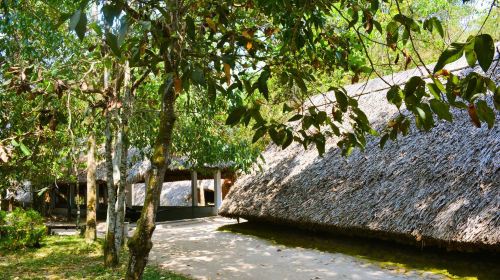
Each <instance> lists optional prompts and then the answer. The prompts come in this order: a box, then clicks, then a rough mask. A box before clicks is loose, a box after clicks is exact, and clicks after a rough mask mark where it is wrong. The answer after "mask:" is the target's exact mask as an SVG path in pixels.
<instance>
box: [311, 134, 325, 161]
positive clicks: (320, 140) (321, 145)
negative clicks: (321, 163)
mask: <svg viewBox="0 0 500 280" xmlns="http://www.w3.org/2000/svg"><path fill="white" fill-rule="evenodd" d="M313 141H314V144H315V145H316V149H317V150H318V153H319V155H320V156H323V154H324V153H325V145H326V140H325V137H324V136H323V135H322V134H319V135H316V137H314V138H313Z"/></svg>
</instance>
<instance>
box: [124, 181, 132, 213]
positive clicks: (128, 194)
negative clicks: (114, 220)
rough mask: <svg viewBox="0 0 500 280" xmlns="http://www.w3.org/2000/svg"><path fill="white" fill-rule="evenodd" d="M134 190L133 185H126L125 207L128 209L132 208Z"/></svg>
mask: <svg viewBox="0 0 500 280" xmlns="http://www.w3.org/2000/svg"><path fill="white" fill-rule="evenodd" d="M132 188H133V185H132V184H129V183H127V184H126V185H125V196H126V198H125V206H127V207H132Z"/></svg>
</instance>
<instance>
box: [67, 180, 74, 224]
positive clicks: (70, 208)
mask: <svg viewBox="0 0 500 280" xmlns="http://www.w3.org/2000/svg"><path fill="white" fill-rule="evenodd" d="M74 196H75V190H74V185H73V184H68V221H71V214H72V213H71V212H72V211H73V202H74V200H73V197H74Z"/></svg>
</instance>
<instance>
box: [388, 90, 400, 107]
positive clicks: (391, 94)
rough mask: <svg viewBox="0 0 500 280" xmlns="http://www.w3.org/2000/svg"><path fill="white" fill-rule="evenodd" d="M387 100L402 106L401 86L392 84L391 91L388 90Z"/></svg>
mask: <svg viewBox="0 0 500 280" xmlns="http://www.w3.org/2000/svg"><path fill="white" fill-rule="evenodd" d="M387 101H389V103H391V104H394V105H396V107H398V108H399V107H401V104H402V103H403V98H402V92H401V89H400V88H399V86H392V87H391V88H390V89H389V91H387Z"/></svg>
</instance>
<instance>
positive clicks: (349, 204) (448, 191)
mask: <svg viewBox="0 0 500 280" xmlns="http://www.w3.org/2000/svg"><path fill="white" fill-rule="evenodd" d="M497 59H498V57H497ZM493 65H495V63H493ZM446 68H447V69H448V70H458V71H457V72H458V73H459V74H465V73H466V72H468V71H471V69H470V68H468V67H467V64H466V62H465V61H464V60H460V61H458V62H456V63H454V64H453V65H449V66H448V67H446ZM431 69H432V67H431ZM476 70H478V69H476ZM478 71H480V70H478ZM490 71H491V70H490ZM495 72H496V73H493V79H494V80H495V81H496V82H497V84H498V80H499V78H500V69H496V70H495ZM418 74H419V71H418V70H410V71H406V72H403V73H400V74H397V75H395V76H394V80H393V79H392V78H393V77H392V76H388V77H386V78H387V79H388V80H389V81H392V82H395V83H401V82H404V81H406V80H407V79H408V78H409V77H411V76H412V75H418ZM346 89H347V90H348V92H349V94H358V93H359V92H365V93H370V94H367V95H363V96H362V97H361V98H360V99H359V105H360V108H361V109H363V110H364V112H365V113H366V114H367V116H368V118H369V119H370V121H371V122H372V124H374V125H375V126H377V125H383V124H384V123H386V122H387V121H388V120H389V119H390V118H391V117H393V116H394V115H395V114H396V113H397V110H396V107H395V106H393V105H390V104H388V103H387V101H386V91H387V85H385V84H383V83H382V82H381V81H380V80H379V79H375V80H372V81H370V82H369V83H368V84H367V85H366V86H365V84H356V85H352V86H348V87H346ZM328 95H329V98H330V99H332V100H334V97H333V95H332V94H328ZM322 99H323V97H322V96H318V97H315V98H313V102H315V103H316V102H317V103H316V105H317V104H321V100H322ZM452 113H453V118H454V121H453V123H448V122H444V121H437V122H436V124H437V126H436V127H435V128H433V129H432V130H431V131H430V132H423V131H418V130H417V129H416V128H415V126H414V125H413V126H412V128H411V133H410V134H409V135H408V136H406V137H400V138H399V139H398V141H397V142H388V143H387V144H386V146H385V148H384V149H383V150H380V148H379V145H378V142H379V139H370V140H369V141H368V143H367V146H366V150H365V151H364V152H363V151H359V150H357V151H355V152H354V153H353V154H352V155H351V156H350V157H348V158H344V157H342V156H341V154H340V151H339V149H338V148H336V141H337V139H329V140H328V142H327V150H326V153H325V154H324V157H319V156H318V153H317V151H316V150H315V149H314V147H311V148H310V149H308V150H304V149H303V147H302V146H301V145H299V144H293V145H291V146H290V147H288V148H287V149H285V150H281V148H279V147H276V146H275V145H270V146H269V147H268V149H267V150H266V151H265V152H264V154H263V156H264V158H265V160H266V165H265V166H264V171H263V172H259V171H254V172H253V173H252V174H248V175H244V176H242V177H240V178H239V179H238V180H237V181H236V182H235V185H234V186H233V187H232V188H231V190H230V191H229V193H228V195H227V197H226V199H225V200H224V202H223V204H222V207H221V209H220V212H219V213H220V214H221V215H223V216H227V217H243V218H246V219H249V220H258V221H268V222H274V223H283V224H289V225H297V226H301V227H305V228H308V229H321V230H332V231H340V232H344V233H348V234H356V235H368V236H378V237H382V238H389V239H395V240H400V241H405V242H413V243H418V244H419V245H422V246H423V245H428V244H434V245H439V246H446V247H449V248H460V249H477V248H484V249H487V250H494V251H500V172H499V171H500V129H499V126H498V122H500V114H499V113H498V111H495V113H496V123H497V124H496V126H495V127H494V128H493V129H491V130H488V129H487V128H486V127H485V125H483V127H482V128H476V127H474V126H473V125H472V124H471V122H470V120H469V116H468V114H467V112H464V111H459V110H453V111H452Z"/></svg>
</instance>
